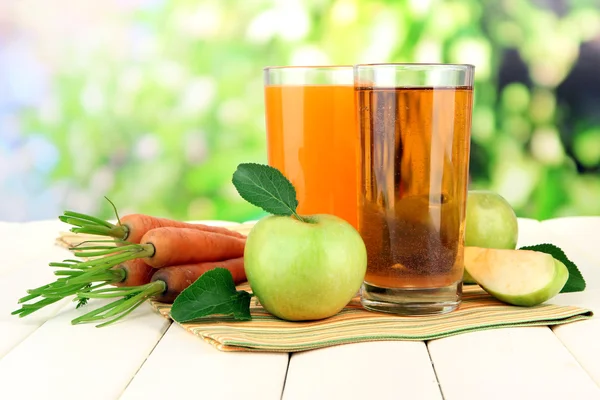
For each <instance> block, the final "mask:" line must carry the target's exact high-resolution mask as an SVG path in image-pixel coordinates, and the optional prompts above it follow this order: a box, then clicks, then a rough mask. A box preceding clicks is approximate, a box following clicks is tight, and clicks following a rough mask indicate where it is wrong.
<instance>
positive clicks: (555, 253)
mask: <svg viewBox="0 0 600 400" xmlns="http://www.w3.org/2000/svg"><path fill="white" fill-rule="evenodd" d="M519 250H533V251H540V252H542V253H546V254H550V255H551V256H552V257H553V258H555V259H556V260H558V261H560V262H562V263H563V264H565V266H566V267H567V269H568V270H569V279H568V280H567V283H565V286H563V288H562V289H561V291H560V293H570V292H582V291H583V290H585V286H586V284H585V279H583V275H581V272H580V271H579V269H578V268H577V266H576V265H575V263H573V261H571V260H569V258H568V257H567V255H566V254H565V252H564V251H562V249H561V248H560V247H557V246H555V245H553V244H550V243H542V244H536V245H534V246H524V247H521V248H519Z"/></svg>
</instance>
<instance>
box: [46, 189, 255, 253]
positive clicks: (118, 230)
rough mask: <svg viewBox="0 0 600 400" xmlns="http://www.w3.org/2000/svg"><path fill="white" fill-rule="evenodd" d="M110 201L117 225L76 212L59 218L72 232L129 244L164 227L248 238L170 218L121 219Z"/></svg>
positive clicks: (66, 213)
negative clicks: (105, 237)
mask: <svg viewBox="0 0 600 400" xmlns="http://www.w3.org/2000/svg"><path fill="white" fill-rule="evenodd" d="M107 200H108V199H107ZM108 201H109V202H110V204H111V205H112V207H113V209H114V211H115V215H116V217H117V224H112V223H110V222H108V221H104V220H101V219H99V218H96V217H93V216H91V215H87V214H81V213H78V212H74V211H65V212H64V213H63V215H61V216H59V217H58V218H59V219H60V220H61V221H62V222H64V223H67V224H70V225H73V226H74V227H73V228H71V229H70V230H71V232H74V233H87V234H92V235H100V236H109V237H113V238H115V239H117V240H122V241H127V242H129V243H140V241H141V240H142V238H143V237H144V235H145V234H146V233H148V232H149V231H150V230H152V229H155V228H163V227H172V228H188V229H197V230H200V231H204V232H213V233H220V234H222V235H226V236H232V237H237V238H240V239H243V238H245V237H246V236H245V235H243V234H241V233H239V232H236V231H233V230H231V229H228V228H225V227H221V226H210V225H205V224H199V223H188V222H181V221H176V220H172V219H169V218H160V217H153V216H150V215H146V214H128V215H125V216H124V217H123V218H119V213H118V212H117V208H116V207H115V205H114V204H113V203H112V202H111V201H110V200H108Z"/></svg>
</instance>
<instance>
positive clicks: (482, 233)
mask: <svg viewBox="0 0 600 400" xmlns="http://www.w3.org/2000/svg"><path fill="white" fill-rule="evenodd" d="M518 236H519V226H518V222H517V216H516V215H515V212H514V210H513V209H512V207H511V206H510V204H509V203H508V201H506V199H505V198H504V197H502V196H500V195H499V194H498V193H495V192H492V191H489V190H472V191H469V193H468V195H467V213H466V216H465V246H476V247H485V248H488V249H511V250H514V249H515V248H516V247H517V239H518Z"/></svg>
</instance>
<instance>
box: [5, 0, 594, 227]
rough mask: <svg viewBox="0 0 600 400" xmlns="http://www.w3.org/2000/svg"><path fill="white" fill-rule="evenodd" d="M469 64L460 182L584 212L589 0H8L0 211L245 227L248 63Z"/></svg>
mask: <svg viewBox="0 0 600 400" xmlns="http://www.w3.org/2000/svg"><path fill="white" fill-rule="evenodd" d="M360 62H450V63H471V64H474V65H475V66H476V87H475V91H476V95H475V96H476V97H475V107H474V116H473V131H472V154H471V167H470V170H471V188H473V189H474V188H488V189H492V190H496V191H498V192H499V193H500V194H502V195H503V196H504V197H505V198H506V199H507V200H508V201H509V202H510V203H511V204H512V205H513V207H514V209H515V211H516V212H517V215H518V216H520V217H530V218H536V219H547V218H552V217H558V216H570V215H600V73H599V72H600V67H599V65H600V9H599V5H598V1H596V0H591V1H585V0H579V1H576V0H571V1H567V0H564V1H551V0H547V1H541V0H539V1H533V0H532V1H525V0H507V1H494V0H484V1H475V0H463V1H445V0H429V1H425V0H412V1H401V0H398V1H392V0H387V1H385V0H374V1H359V0H307V1H295V0H287V1H275V0H253V1H242V0H239V1H235V0H212V1H211V0H195V1H193V0H171V1H166V0H147V1H143V0H127V1H117V0H107V1H103V2H97V1H93V0H86V1H83V0H79V1H76V0H53V1H52V2H45V1H43V0H22V1H19V0H9V1H7V2H4V3H3V4H2V5H0V190H1V192H0V193H1V197H2V200H1V204H2V207H0V220H8V221H25V220H32V219H53V218H56V216H57V215H59V214H60V213H62V211H63V210H64V209H73V210H77V211H80V212H86V213H92V214H95V215H98V216H101V217H104V218H110V217H112V210H111V208H110V206H109V204H108V203H107V202H106V200H105V199H104V198H103V196H108V197H109V198H110V199H111V200H112V201H114V202H115V204H116V205H117V207H118V208H119V209H120V212H121V213H122V214H124V213H128V212H143V213H148V214H153V215H159V216H167V217H172V218H176V219H194V220H196V219H226V220H233V221H243V220H248V219H253V218H257V217H258V216H260V215H262V213H261V212H260V211H259V210H258V209H257V208H255V207H253V206H251V205H249V204H247V203H245V202H244V201H243V200H242V199H241V198H240V197H239V196H238V194H237V192H236V191H235V189H234V188H233V186H232V185H231V175H232V173H233V171H234V170H235V167H236V165H237V164H238V163H240V162H248V161H256V162H266V147H265V146H266V142H265V128H264V116H263V113H264V104H263V92H262V84H263V81H262V79H263V76H262V68H263V67H265V66H268V65H291V64H295V65H310V64H354V63H360Z"/></svg>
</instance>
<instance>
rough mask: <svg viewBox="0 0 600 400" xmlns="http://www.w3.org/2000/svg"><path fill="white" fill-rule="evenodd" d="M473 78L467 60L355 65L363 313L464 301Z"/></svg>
mask: <svg viewBox="0 0 600 400" xmlns="http://www.w3.org/2000/svg"><path fill="white" fill-rule="evenodd" d="M473 74H474V67H473V66H472V65H466V64H465V65H453V64H359V65H355V66H354V79H355V94H356V99H357V100H356V107H357V108H356V109H357V114H358V123H359V127H358V128H359V129H358V131H359V140H360V152H359V160H358V161H359V166H360V167H359V199H358V210H359V212H358V227H359V232H360V234H361V236H362V238H363V240H364V242H365V245H366V248H367V262H368V265H367V273H366V276H365V280H364V283H363V287H362V289H361V302H362V304H363V306H364V307H365V308H366V309H369V310H373V311H381V312H389V313H396V314H404V315H422V314H437V313H445V312H449V311H452V310H455V309H456V308H457V307H458V306H459V305H460V302H461V298H462V277H463V268H464V266H463V248H464V224H465V213H466V197H467V184H468V174H469V153H470V134H471V114H472V103H473Z"/></svg>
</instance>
